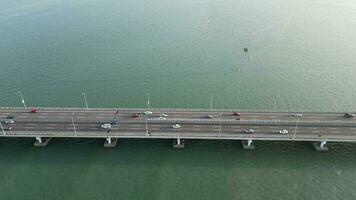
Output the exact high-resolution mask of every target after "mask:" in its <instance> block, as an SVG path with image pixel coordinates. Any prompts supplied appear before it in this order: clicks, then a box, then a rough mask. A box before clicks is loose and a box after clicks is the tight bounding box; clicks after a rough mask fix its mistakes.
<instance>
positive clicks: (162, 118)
mask: <svg viewBox="0 0 356 200" xmlns="http://www.w3.org/2000/svg"><path fill="white" fill-rule="evenodd" d="M158 119H161V120H164V119H166V118H165V117H162V116H161V117H159V118H158Z"/></svg>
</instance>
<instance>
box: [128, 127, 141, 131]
mask: <svg viewBox="0 0 356 200" xmlns="http://www.w3.org/2000/svg"><path fill="white" fill-rule="evenodd" d="M130 129H132V130H140V129H141V128H135V127H133V128H130Z"/></svg>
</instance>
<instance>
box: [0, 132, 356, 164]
mask: <svg viewBox="0 0 356 200" xmlns="http://www.w3.org/2000/svg"><path fill="white" fill-rule="evenodd" d="M33 143H34V139H30V138H1V139H0V157H1V158H2V161H3V162H2V165H17V164H35V165H39V164H44V165H52V164H53V165H58V164H61V165H103V166H110V165H111V166H137V167H140V166H151V167H153V166H161V167H162V166H175V167H179V166H191V167H199V166H200V167H219V168H227V167H231V166H234V167H239V168H245V167H246V168H251V167H252V168H269V167H271V168H274V169H276V168H285V167H288V168H294V169H299V168H304V169H305V168H314V167H315V166H320V165H322V166H328V165H337V164H338V163H340V167H342V168H345V169H347V168H353V167H354V163H355V161H356V144H353V143H328V144H327V145H328V147H329V151H327V152H317V151H315V150H314V148H313V147H312V145H311V144H310V143H308V142H269V141H257V142H255V145H256V150H253V151H247V150H243V149H242V147H241V144H240V141H218V140H186V144H185V148H184V149H173V148H172V140H159V139H149V140H144V139H120V140H119V142H118V145H117V147H115V148H104V147H103V143H104V139H63V138H54V139H53V140H52V141H51V142H50V143H49V145H48V146H47V147H44V148H35V147H33ZM301 160H302V162H300V161H301Z"/></svg>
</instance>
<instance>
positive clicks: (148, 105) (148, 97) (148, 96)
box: [146, 93, 151, 110]
mask: <svg viewBox="0 0 356 200" xmlns="http://www.w3.org/2000/svg"><path fill="white" fill-rule="evenodd" d="M146 95H147V109H148V110H150V108H151V106H150V93H147V94H146Z"/></svg>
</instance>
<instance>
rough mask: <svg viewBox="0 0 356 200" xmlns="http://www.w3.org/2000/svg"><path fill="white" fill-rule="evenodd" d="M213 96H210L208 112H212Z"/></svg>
mask: <svg viewBox="0 0 356 200" xmlns="http://www.w3.org/2000/svg"><path fill="white" fill-rule="evenodd" d="M213 96H214V94H210V111H211V112H212V111H213Z"/></svg>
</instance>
